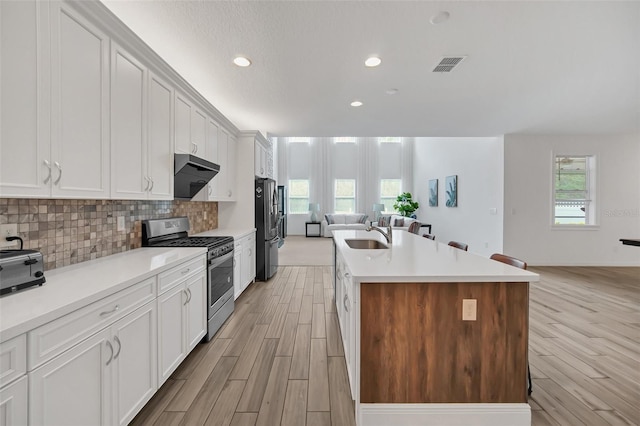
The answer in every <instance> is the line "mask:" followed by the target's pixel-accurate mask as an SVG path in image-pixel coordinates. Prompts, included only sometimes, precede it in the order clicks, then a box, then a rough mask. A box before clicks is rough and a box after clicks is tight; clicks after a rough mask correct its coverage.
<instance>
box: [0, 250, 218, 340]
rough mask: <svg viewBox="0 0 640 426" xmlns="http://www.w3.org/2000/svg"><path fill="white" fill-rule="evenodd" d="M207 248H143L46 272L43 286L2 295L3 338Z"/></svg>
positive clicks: (0, 332)
mask: <svg viewBox="0 0 640 426" xmlns="http://www.w3.org/2000/svg"><path fill="white" fill-rule="evenodd" d="M205 253H206V248H202V247H198V248H160V247H157V248H156V247H154V248H139V249H135V250H129V251H126V252H123V253H118V254H114V255H111V256H106V257H101V258H99V259H95V260H90V261H87V262H82V263H78V264H76V265H71V266H66V267H63V268H58V269H54V270H51V271H45V272H44V276H45V278H46V282H45V284H44V285H43V286H42V287H32V288H30V289H28V290H24V291H21V292H18V293H15V294H9V295H6V296H3V297H2V298H0V341H5V340H8V339H11V338H12V337H15V336H17V335H19V334H21V333H24V332H26V331H29V330H31V329H34V328H36V327H39V326H40V325H42V324H45V323H47V322H49V321H52V320H54V319H56V318H59V317H61V316H63V315H66V314H68V313H70V312H73V311H75V310H76V309H79V308H81V307H83V306H86V305H88V304H90V303H93V302H95V301H97V300H100V299H102V298H104V297H106V296H109V295H111V294H114V293H116V292H118V291H120V290H122V289H124V288H127V287H129V286H131V285H133V284H136V283H138V282H140V281H143V280H145V279H147V278H149V277H151V276H154V275H157V274H159V273H160V272H163V271H164V270H167V269H170V268H172V267H174V266H177V265H179V264H180V263H182V262H184V261H187V260H190V259H193V258H195V257H197V256H201V255H204V254H205Z"/></svg>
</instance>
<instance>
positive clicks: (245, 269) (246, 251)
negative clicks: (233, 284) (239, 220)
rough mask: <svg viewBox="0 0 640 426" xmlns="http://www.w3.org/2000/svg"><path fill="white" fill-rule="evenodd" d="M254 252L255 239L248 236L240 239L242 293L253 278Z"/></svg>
mask: <svg viewBox="0 0 640 426" xmlns="http://www.w3.org/2000/svg"><path fill="white" fill-rule="evenodd" d="M254 252H255V237H253V236H248V237H245V238H243V239H242V264H241V268H242V270H241V276H242V282H241V285H242V291H244V289H246V288H247V286H248V285H249V284H250V283H251V281H253V279H254V278H255V272H253V273H252V271H255V260H254V257H253V256H254Z"/></svg>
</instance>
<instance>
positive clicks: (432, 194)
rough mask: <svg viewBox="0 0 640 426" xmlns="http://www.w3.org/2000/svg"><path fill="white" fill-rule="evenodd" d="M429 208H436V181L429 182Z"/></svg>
mask: <svg viewBox="0 0 640 426" xmlns="http://www.w3.org/2000/svg"><path fill="white" fill-rule="evenodd" d="M429 207H438V179H431V180H430V181H429Z"/></svg>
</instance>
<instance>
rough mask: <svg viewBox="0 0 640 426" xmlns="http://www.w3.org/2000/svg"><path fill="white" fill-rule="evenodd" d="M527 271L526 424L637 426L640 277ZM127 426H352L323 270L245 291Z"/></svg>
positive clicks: (291, 270) (630, 271) (282, 273)
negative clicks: (535, 279)
mask: <svg viewBox="0 0 640 426" xmlns="http://www.w3.org/2000/svg"><path fill="white" fill-rule="evenodd" d="M531 269H532V270H533V271H534V272H537V273H540V274H541V278H542V281H541V282H540V283H535V284H533V285H532V286H531V291H530V295H531V297H530V366H531V373H532V375H533V386H534V390H533V394H532V395H531V398H530V400H529V404H530V405H531V408H532V425H534V426H538V425H571V426H573V425H582V424H584V425H637V424H640V411H639V410H640V409H639V408H638V407H639V406H640V387H639V386H640V385H639V383H640V376H639V372H638V371H639V370H640V361H639V360H640V343H639V340H640V311H639V306H640V268H557V267H554V268H531ZM132 424H134V425H205V424H206V425H216V426H222V425H234V426H240V425H252V426H253V425H269V426H276V425H295V426H302V425H308V426H314V425H333V426H350V425H353V424H354V415H353V403H352V401H351V398H350V392H349V387H348V383H347V373H346V367H345V364H344V354H343V351H342V346H341V338H340V331H339V328H338V321H337V317H336V313H335V307H334V304H333V290H332V279H331V275H330V268H329V267H326V266H324V267H312V266H307V267H305V266H300V267H293V266H287V267H281V268H280V270H279V272H278V274H276V276H275V277H274V278H272V279H271V280H269V281H268V282H256V283H253V284H251V285H250V286H249V288H248V289H247V290H246V291H245V292H244V293H243V294H242V296H241V297H240V298H238V300H236V307H235V312H234V313H233V315H232V317H231V318H229V320H227V322H226V323H225V325H224V326H223V327H222V329H221V330H220V331H219V332H218V333H217V335H216V336H215V338H214V339H213V340H212V341H211V342H209V343H207V344H200V345H198V346H197V347H196V349H194V351H193V352H192V353H191V354H190V355H189V356H188V357H187V359H186V360H185V361H184V362H183V363H182V365H181V366H180V367H179V368H178V370H176V372H175V373H174V374H173V375H172V376H171V378H170V379H169V380H167V382H166V383H165V384H164V385H163V386H162V388H161V389H160V390H159V391H158V392H157V393H156V395H155V396H154V397H153V399H152V400H151V401H150V402H149V403H148V404H147V405H146V406H145V407H144V408H143V410H142V411H141V412H140V413H139V414H138V416H137V417H136V418H135V419H134V420H133V422H132ZM394 426H401V425H394Z"/></svg>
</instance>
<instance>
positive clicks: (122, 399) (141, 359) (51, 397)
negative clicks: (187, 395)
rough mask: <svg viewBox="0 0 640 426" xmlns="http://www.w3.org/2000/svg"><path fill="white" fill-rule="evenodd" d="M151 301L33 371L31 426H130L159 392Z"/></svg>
mask: <svg viewBox="0 0 640 426" xmlns="http://www.w3.org/2000/svg"><path fill="white" fill-rule="evenodd" d="M156 318H157V317H156V307H155V304H154V303H149V304H147V305H145V306H142V307H140V308H138V309H137V310H136V311H134V312H132V313H131V314H129V315H127V316H126V317H124V318H122V319H121V320H119V321H117V322H116V323H115V324H113V325H112V326H111V327H108V328H106V329H104V330H102V331H100V332H98V333H96V334H94V335H93V336H91V337H90V338H88V339H87V340H85V341H83V342H82V343H80V344H78V345H76V346H74V347H73V348H71V349H70V350H69V351H67V352H64V353H63V354H62V355H59V356H58V357H56V358H54V359H53V360H51V361H49V362H47V363H46V364H44V365H42V366H41V367H39V368H37V369H35V370H34V371H32V372H31V373H29V389H30V397H29V418H30V424H32V425H43V424H50V425H99V424H117V425H124V424H128V423H129V421H131V419H133V417H134V416H135V415H136V414H137V413H138V411H140V409H141V408H142V407H143V406H144V404H146V403H147V401H149V399H151V397H152V396H153V394H154V392H155V391H156V390H157V376H156V368H155V367H156V353H157V352H156V340H155V335H156Z"/></svg>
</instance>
